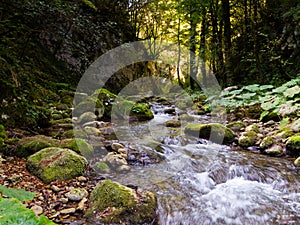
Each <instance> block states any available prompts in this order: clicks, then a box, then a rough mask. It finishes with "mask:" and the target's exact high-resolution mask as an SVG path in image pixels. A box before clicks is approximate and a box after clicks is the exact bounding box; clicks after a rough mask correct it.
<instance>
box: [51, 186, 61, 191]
mask: <svg viewBox="0 0 300 225" xmlns="http://www.w3.org/2000/svg"><path fill="white" fill-rule="evenodd" d="M51 190H52V191H54V192H60V188H59V187H57V186H56V185H52V186H51Z"/></svg>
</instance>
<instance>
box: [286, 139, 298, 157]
mask: <svg viewBox="0 0 300 225" xmlns="http://www.w3.org/2000/svg"><path fill="white" fill-rule="evenodd" d="M286 153H287V154H288V155H290V156H296V157H298V156H300V135H294V136H292V137H290V138H289V139H288V140H287V142H286Z"/></svg>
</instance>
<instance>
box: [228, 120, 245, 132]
mask: <svg viewBox="0 0 300 225" xmlns="http://www.w3.org/2000/svg"><path fill="white" fill-rule="evenodd" d="M226 127H227V128H229V129H231V130H233V131H240V130H241V129H242V128H245V127H246V125H245V124H244V123H243V122H241V121H233V122H230V123H229V124H227V125H226Z"/></svg>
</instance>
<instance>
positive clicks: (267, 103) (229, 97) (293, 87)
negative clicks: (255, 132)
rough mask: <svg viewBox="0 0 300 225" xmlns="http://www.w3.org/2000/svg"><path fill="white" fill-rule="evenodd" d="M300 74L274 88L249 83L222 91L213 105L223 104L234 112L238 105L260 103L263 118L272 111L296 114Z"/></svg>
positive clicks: (245, 105)
mask: <svg viewBox="0 0 300 225" xmlns="http://www.w3.org/2000/svg"><path fill="white" fill-rule="evenodd" d="M299 85H300V76H298V77H297V78H295V79H292V80H291V81H289V82H286V83H284V84H283V85H281V86H279V87H277V88H274V87H273V86H272V85H258V84H254V85H248V86H244V87H242V88H240V89H237V90H232V91H222V93H221V95H220V97H219V98H217V97H216V96H213V97H212V98H209V99H208V101H212V102H211V105H212V106H216V105H221V106H223V107H226V108H228V110H229V111H231V112H233V111H234V110H235V108H237V107H249V106H250V107H251V106H254V105H257V104H258V105H260V107H261V108H262V110H263V112H262V113H261V116H260V119H261V120H263V119H264V118H265V117H266V116H268V115H270V113H276V114H278V115H281V116H288V115H296V114H297V113H298V112H299V109H300V103H299V102H300V87H299Z"/></svg>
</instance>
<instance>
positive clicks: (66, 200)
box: [59, 198, 69, 204]
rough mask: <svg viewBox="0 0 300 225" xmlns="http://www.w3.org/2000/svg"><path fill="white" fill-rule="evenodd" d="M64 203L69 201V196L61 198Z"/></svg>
mask: <svg viewBox="0 0 300 225" xmlns="http://www.w3.org/2000/svg"><path fill="white" fill-rule="evenodd" d="M59 200H60V201H61V202H62V203H63V204H66V203H68V202H69V199H68V198H60V199H59Z"/></svg>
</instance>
